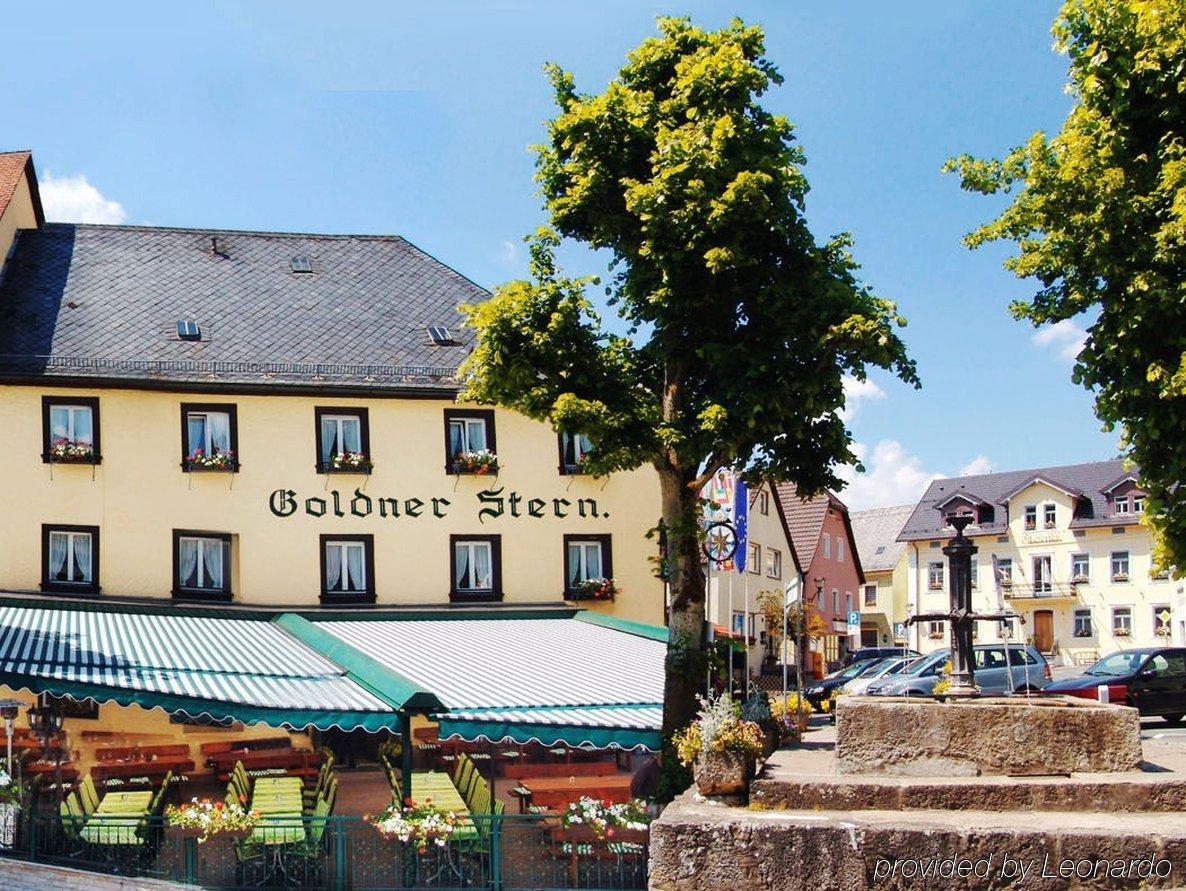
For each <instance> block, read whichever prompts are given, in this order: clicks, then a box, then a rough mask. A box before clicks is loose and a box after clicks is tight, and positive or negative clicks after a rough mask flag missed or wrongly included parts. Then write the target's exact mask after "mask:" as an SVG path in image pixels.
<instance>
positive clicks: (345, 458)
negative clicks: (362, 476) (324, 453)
mask: <svg viewBox="0 0 1186 891" xmlns="http://www.w3.org/2000/svg"><path fill="white" fill-rule="evenodd" d="M374 466H375V463H374V462H373V461H372V460H371V459H370V458H368V457H367V456H366V454H365V453H364V452H337V453H335V454H333V455H330V457H329V460H328V461H326V462H325V463H324V464H322V465H321V467H320V470H321V471H322V472H323V473H370V472H371V470H372V469H373V468H374Z"/></svg>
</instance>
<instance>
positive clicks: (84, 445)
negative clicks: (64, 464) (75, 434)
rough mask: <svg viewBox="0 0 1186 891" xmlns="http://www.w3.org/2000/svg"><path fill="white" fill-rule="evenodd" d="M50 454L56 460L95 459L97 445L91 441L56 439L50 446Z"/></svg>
mask: <svg viewBox="0 0 1186 891" xmlns="http://www.w3.org/2000/svg"><path fill="white" fill-rule="evenodd" d="M49 456H50V458H51V459H52V460H54V461H93V460H94V459H95V447H94V446H93V445H92V444H91V443H89V442H79V441H77V440H73V439H55V440H54V441H53V444H52V445H50V447H49Z"/></svg>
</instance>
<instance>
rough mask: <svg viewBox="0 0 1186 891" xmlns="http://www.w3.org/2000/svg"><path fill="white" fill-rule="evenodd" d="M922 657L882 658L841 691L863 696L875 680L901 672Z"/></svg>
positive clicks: (850, 694)
mask: <svg viewBox="0 0 1186 891" xmlns="http://www.w3.org/2000/svg"><path fill="white" fill-rule="evenodd" d="M922 658H923V657H922V656H918V655H911V656H894V657H893V658H892V659H882V660H881V661H880V662H878V663H877V664H876V665H874V666H873V667H872V668H870V669H869V670H868V671H867V672H865V673H864V674H862V675H860V676H859V677H855V678H853V679H852V680H851V681H849V682H848V683H847V684H845V685H844V686H843V687H841V691H842V692H843V693H846V694H847V695H849V696H861V695H862V694H864V692H865V691H866V690H867V689H869V686H870V685H871V684H872V683H874V682H875V681H879V680H881V679H882V678H887V677H890V676H891V675H896V674H899V673H901V672H902V671H903V670H904V669H905V668H906V666H908V665H909V664H910V663H911V662H914V661H915V660H917V659H922Z"/></svg>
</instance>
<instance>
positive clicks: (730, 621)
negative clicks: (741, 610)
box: [729, 573, 733, 696]
mask: <svg viewBox="0 0 1186 891" xmlns="http://www.w3.org/2000/svg"><path fill="white" fill-rule="evenodd" d="M732 637H733V573H729V638H730V640H729V696H732V695H733V640H732Z"/></svg>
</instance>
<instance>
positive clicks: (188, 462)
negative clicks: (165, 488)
mask: <svg viewBox="0 0 1186 891" xmlns="http://www.w3.org/2000/svg"><path fill="white" fill-rule="evenodd" d="M181 468H182V470H184V471H186V472H187V473H200V472H204V471H214V472H216V473H217V472H222V473H234V472H235V471H237V470H238V469H239V461H238V459H236V458H235V453H234V452H211V453H210V454H206V453H205V452H204V451H203V450H202V449H197V450H195V451H194V452H193V453H191V454H189V455H187V456H186V457H185V459H184V460H183V461H182V462H181Z"/></svg>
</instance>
